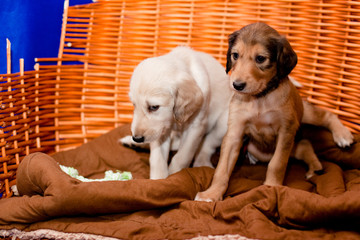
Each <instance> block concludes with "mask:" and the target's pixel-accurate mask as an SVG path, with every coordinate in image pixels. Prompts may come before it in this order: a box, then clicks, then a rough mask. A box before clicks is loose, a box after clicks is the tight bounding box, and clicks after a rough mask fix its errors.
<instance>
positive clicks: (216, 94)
mask: <svg viewBox="0 0 360 240" xmlns="http://www.w3.org/2000/svg"><path fill="white" fill-rule="evenodd" d="M228 82H229V80H228V76H227V75H226V73H225V69H224V68H223V67H222V66H221V64H220V63H219V62H217V61H216V60H215V59H214V58H213V57H211V56H210V55H208V54H206V53H202V52H197V51H194V50H192V49H190V48H188V47H184V46H182V47H177V48H175V49H174V50H172V51H171V52H170V53H168V54H166V55H163V56H160V57H153V58H149V59H146V60H144V61H142V62H141V63H140V64H139V65H138V66H137V67H136V68H135V70H134V73H133V75H132V78H131V82H130V93H129V96H130V99H131V101H132V103H133V105H134V117H133V121H132V124H131V131H132V135H133V137H134V138H137V139H141V140H140V141H141V143H150V178H151V179H161V178H166V177H167V176H168V175H169V174H172V173H175V172H177V171H179V170H181V169H183V168H185V167H188V166H189V165H190V164H191V162H192V160H193V159H194V157H195V161H194V164H193V166H210V167H212V164H211V162H210V158H211V155H212V154H213V153H214V151H215V149H216V148H217V147H219V146H220V144H221V141H222V138H223V136H224V135H225V133H226V129H227V124H226V123H227V118H228V106H229V101H230V98H231V95H232V91H231V89H230V87H229V84H228ZM121 142H122V143H123V144H127V145H132V144H133V143H134V142H133V141H132V140H131V138H129V137H125V138H123V139H121ZM175 142H176V143H175ZM174 145H176V146H174ZM170 149H177V150H178V151H177V153H176V154H175V155H174V157H173V158H172V160H171V162H170V165H169V167H168V158H169V151H170Z"/></svg>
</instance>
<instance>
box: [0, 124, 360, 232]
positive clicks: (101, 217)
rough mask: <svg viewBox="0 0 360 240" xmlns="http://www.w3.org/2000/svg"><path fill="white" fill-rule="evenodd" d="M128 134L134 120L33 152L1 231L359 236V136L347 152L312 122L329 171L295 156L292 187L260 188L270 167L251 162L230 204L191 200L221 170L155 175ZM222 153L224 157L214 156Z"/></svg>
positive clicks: (1, 214)
mask: <svg viewBox="0 0 360 240" xmlns="http://www.w3.org/2000/svg"><path fill="white" fill-rule="evenodd" d="M128 133H129V126H124V127H121V128H118V129H115V130H113V131H111V132H109V133H108V134H105V135H103V136H101V137H99V138H97V139H95V140H94V141H92V142H89V143H88V144H84V145H83V146H81V147H79V148H77V149H74V150H70V151H65V152H61V153H57V154H55V155H53V156H48V155H46V154H42V153H35V154H32V155H30V156H28V157H27V158H25V159H24V160H23V161H22V163H21V164H20V166H19V169H18V173H17V184H18V189H19V192H20V193H21V194H23V196H21V197H13V198H10V199H2V200H0V210H1V211H0V234H1V233H2V234H3V235H4V236H9V235H11V234H12V233H14V232H19V231H17V230H20V231H21V232H22V233H24V232H31V231H34V230H39V229H51V230H55V231H57V232H62V233H87V234H95V235H101V236H105V237H114V238H121V239H134V238H135V239H137V238H142V239H165V238H166V239H187V238H194V237H198V236H209V235H225V234H232V235H234V236H239V235H241V236H246V237H248V238H258V239H310V238H311V239H323V238H326V239H346V238H360V228H359V223H360V171H359V170H358V168H359V167H360V143H359V142H358V143H356V144H354V145H353V146H352V147H351V148H349V149H345V150H342V149H339V148H337V147H336V146H335V145H334V143H333V141H332V137H331V134H329V133H328V132H327V131H325V130H322V129H316V128H311V127H306V128H305V129H304V135H305V136H307V137H311V139H312V140H313V144H314V147H315V149H316V151H317V153H318V155H319V157H320V158H321V159H322V160H323V161H322V163H323V165H324V167H325V173H324V174H323V175H321V176H316V177H314V178H313V179H311V180H310V181H306V180H305V179H304V175H305V172H306V167H305V165H304V164H303V163H301V162H299V161H296V160H294V161H290V164H289V167H288V171H287V176H286V179H285V186H281V187H268V186H263V185H261V183H262V181H263V180H264V176H265V171H266V165H261V164H259V165H249V164H248V163H246V162H244V163H243V164H238V165H237V166H236V168H235V171H234V173H233V174H232V177H231V181H230V186H229V189H228V191H227V193H226V196H225V200H224V201H219V202H215V203H206V202H195V201H193V200H192V199H193V198H194V197H195V195H196V193H197V192H198V191H201V190H204V189H205V188H207V187H208V186H209V184H210V182H211V178H212V174H213V172H214V170H213V169H210V168H205V167H204V168H189V169H184V170H182V171H181V172H179V173H176V174H174V175H172V176H169V177H168V178H167V179H164V180H149V179H147V178H148V176H149V166H148V157H149V155H148V153H146V152H136V151H134V150H132V149H128V148H125V147H123V146H121V145H119V144H118V139H119V138H120V137H122V136H124V135H126V134H128ZM356 138H357V139H358V136H357V137H356ZM217 159H218V153H217V154H216V155H215V156H214V158H213V160H214V161H215V162H216V161H217ZM58 163H60V164H62V165H66V166H73V167H75V168H76V169H78V170H79V173H80V175H83V176H85V177H91V178H98V177H102V176H101V175H102V174H103V173H104V171H106V170H109V169H111V170H116V169H118V170H122V171H131V172H132V174H133V177H134V178H135V179H134V180H131V181H124V182H119V181H111V182H91V183H83V182H80V181H78V180H76V179H73V178H71V177H69V176H68V175H66V174H65V173H63V172H62V171H61V170H60V168H59V166H58ZM14 229H17V230H14ZM236 234H238V235H236ZM17 236H19V235H17ZM42 237H49V235H46V234H45V235H43V236H42ZM62 237H64V236H62ZM227 237H229V235H227ZM55 238H56V237H55ZM77 238H81V237H80V235H77Z"/></svg>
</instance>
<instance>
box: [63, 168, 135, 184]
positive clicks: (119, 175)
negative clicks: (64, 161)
mask: <svg viewBox="0 0 360 240" xmlns="http://www.w3.org/2000/svg"><path fill="white" fill-rule="evenodd" d="M60 168H61V170H63V171H64V172H65V173H67V174H68V175H70V176H71V177H73V178H76V179H78V180H80V181H82V182H95V181H97V182H99V181H100V182H101V181H126V180H131V179H132V175H131V172H121V171H116V172H113V171H112V170H108V171H106V172H105V177H104V178H101V179H89V178H85V177H83V176H80V175H79V172H78V170H76V169H75V168H73V167H66V166H62V165H60Z"/></svg>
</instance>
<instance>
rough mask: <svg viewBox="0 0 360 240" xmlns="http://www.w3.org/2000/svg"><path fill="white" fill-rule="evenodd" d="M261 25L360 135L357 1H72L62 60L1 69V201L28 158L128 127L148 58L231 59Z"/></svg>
mask: <svg viewBox="0 0 360 240" xmlns="http://www.w3.org/2000/svg"><path fill="white" fill-rule="evenodd" d="M256 21H263V22H266V23H268V24H270V25H271V26H272V27H274V28H276V29H277V30H278V31H279V32H280V33H281V34H284V35H286V36H287V37H288V39H289V40H290V42H291V44H292V46H293V47H294V49H295V51H296V52H297V54H298V57H299V63H298V65H297V67H296V68H295V70H294V71H293V73H292V76H293V77H295V78H296V79H297V80H298V81H300V82H301V83H302V84H303V85H304V87H303V88H302V89H301V93H302V95H303V96H304V97H307V98H308V100H309V101H310V102H312V103H314V104H316V105H318V106H321V107H324V108H326V109H329V110H330V111H332V112H334V113H336V114H338V115H339V116H340V118H341V119H342V121H343V123H344V124H345V125H346V126H348V127H349V128H350V129H351V130H352V131H353V132H354V133H359V132H360V118H359V117H360V80H359V79H360V57H359V53H360V3H359V2H358V1H351V0H348V1H346V0H344V1H341V0H340V1H339V0H336V1H335V0H329V1H307V0H304V1H302V0H296V1H288V0H282V1H265V0H264V1H262V0H257V1H253V0H251V1H241V0H232V1H206V0H181V1H177V0H164V1H163V0H160V1H155V0H154V1H135V0H124V1H120V0H118V1H117V0H109V1H105V0H101V1H99V2H97V3H92V4H88V5H82V6H74V7H65V11H64V16H63V29H62V36H61V44H60V47H59V55H58V58H54V59H38V60H37V61H38V62H39V64H37V65H36V67H35V71H28V72H23V71H21V72H20V73H15V74H6V75H0V78H1V83H0V89H1V91H0V106H1V108H0V124H1V128H0V147H1V156H0V195H1V197H11V196H12V191H11V189H10V187H11V186H12V185H14V184H15V182H16V169H17V167H18V164H19V163H20V162H21V160H22V159H23V158H24V156H26V155H28V154H30V153H32V152H36V151H43V152H46V153H51V152H55V151H61V150H65V149H69V148H74V147H76V146H79V145H81V144H83V143H86V142H87V141H89V140H91V139H93V138H95V137H97V136H99V135H100V134H103V133H105V132H107V131H109V130H111V129H113V128H115V127H118V126H120V125H122V124H124V123H129V122H130V121H131V118H132V106H131V104H130V103H129V99H128V96H127V92H128V85H129V79H130V76H131V74H132V71H133V69H134V67H135V66H136V65H137V64H138V63H139V62H140V61H142V60H143V59H145V58H148V57H152V56H157V55H161V54H164V53H166V52H168V51H170V50H171V49H172V48H174V47H175V46H177V45H185V44H186V45H190V46H191V47H193V48H194V49H196V50H200V51H204V52H207V53H210V54H212V55H213V56H214V57H215V58H216V59H217V60H219V61H220V62H221V63H222V64H223V65H225V61H226V51H227V36H228V35H229V34H230V33H231V32H233V31H234V30H237V29H239V28H241V27H242V26H244V25H246V24H249V23H252V22H256ZM44 62H50V65H49V63H47V64H44Z"/></svg>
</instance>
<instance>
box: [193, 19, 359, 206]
mask: <svg viewBox="0 0 360 240" xmlns="http://www.w3.org/2000/svg"><path fill="white" fill-rule="evenodd" d="M296 63H297V56H296V54H295V52H294V51H293V49H292V48H291V46H290V44H289V42H288V41H287V40H286V38H285V37H282V36H280V35H279V33H278V32H277V31H276V30H274V29H273V28H271V27H269V26H268V25H266V24H264V23H255V24H250V25H248V26H245V27H244V28H242V29H240V30H239V31H236V32H234V33H233V34H231V35H230V36H229V49H228V53H227V65H226V71H227V72H229V71H230V70H231V76H230V84H231V87H232V88H233V89H234V90H235V93H234V95H233V97H232V100H231V102H230V109H229V118H228V130H227V133H226V135H225V137H224V139H223V141H222V146H221V154H220V160H219V163H218V166H217V168H216V170H215V174H214V177H213V181H212V184H211V186H210V188H209V189H208V190H206V191H205V192H200V193H198V194H197V196H196V198H195V199H196V200H200V201H216V200H221V199H222V196H223V194H224V193H225V191H226V189H227V187H228V181H229V178H230V175H231V172H232V170H233V168H234V165H235V163H236V160H237V158H238V155H239V151H240V148H241V146H242V145H243V140H244V137H245V136H247V137H248V138H249V145H248V152H249V153H250V156H251V157H255V158H256V159H257V160H260V161H269V165H268V169H267V173H266V178H265V182H264V184H266V185H281V184H282V183H283V180H284V176H285V171H286V167H287V163H288V159H289V157H290V156H291V155H292V156H294V157H295V158H297V159H301V160H304V161H305V162H306V163H307V164H308V166H309V170H308V172H307V174H306V177H307V178H310V177H311V176H312V175H313V174H314V172H316V171H319V170H322V165H321V163H320V162H319V160H318V158H317V157H316V155H315V153H314V151H313V148H312V146H311V144H310V142H309V141H307V140H306V139H302V140H301V141H298V142H296V143H295V135H296V134H297V131H298V128H299V126H300V124H301V123H309V124H314V125H321V126H325V127H327V128H328V129H329V130H330V131H332V133H333V137H334V140H335V142H336V143H337V144H338V145H339V146H341V147H345V146H349V145H350V144H351V143H352V142H353V136H352V135H351V133H350V131H349V130H348V129H347V128H346V127H344V126H343V125H342V124H341V122H340V121H339V119H338V118H337V116H336V115H334V114H332V113H330V112H327V111H325V110H322V109H320V108H316V107H314V106H313V105H311V104H309V103H307V102H305V101H304V102H303V101H302V99H301V97H300V95H299V94H298V92H297V90H296V88H295V87H294V85H293V84H292V83H291V81H289V78H288V74H289V73H290V72H291V71H292V69H293V68H294V67H295V65H296Z"/></svg>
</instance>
